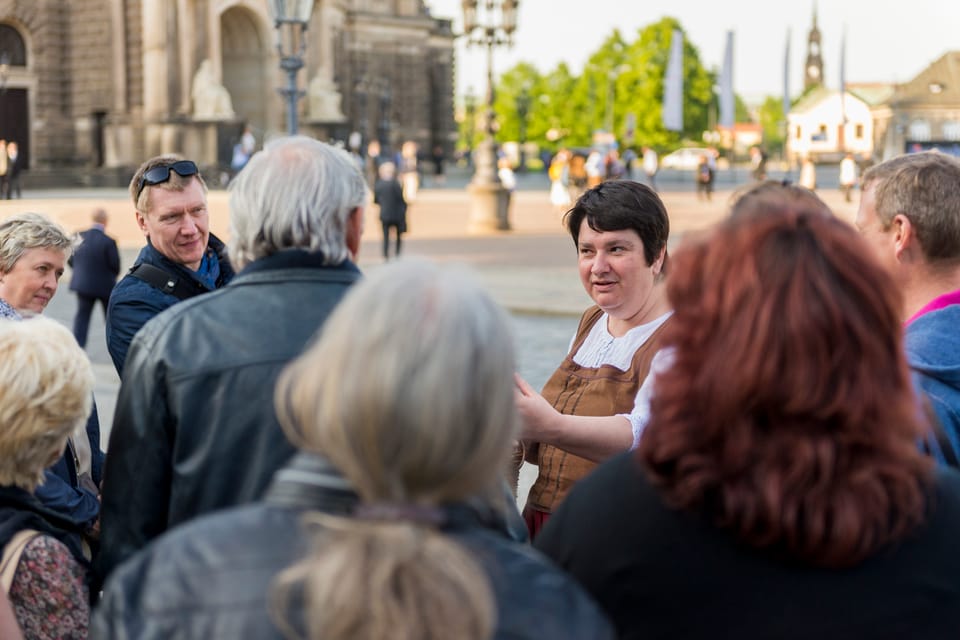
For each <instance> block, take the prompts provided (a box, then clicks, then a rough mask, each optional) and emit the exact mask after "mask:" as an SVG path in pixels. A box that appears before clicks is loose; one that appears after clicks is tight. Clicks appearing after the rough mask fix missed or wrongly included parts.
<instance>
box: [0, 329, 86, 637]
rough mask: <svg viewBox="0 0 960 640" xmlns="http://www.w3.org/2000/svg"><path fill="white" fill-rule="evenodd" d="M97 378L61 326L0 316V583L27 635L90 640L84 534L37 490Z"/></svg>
mask: <svg viewBox="0 0 960 640" xmlns="http://www.w3.org/2000/svg"><path fill="white" fill-rule="evenodd" d="M93 381H94V379H93V370H92V368H91V367H90V361H89V360H88V359H87V356H86V354H85V353H84V352H83V350H82V349H81V348H80V347H79V346H78V345H77V342H76V340H74V338H73V335H72V334H71V333H70V331H69V330H67V329H66V328H65V327H63V326H61V325H60V324H58V323H57V322H54V321H53V320H47V319H45V318H37V319H34V320H31V321H30V322H15V321H13V320H10V319H2V320H0V427H2V428H0V547H2V548H3V560H2V567H0V578H2V582H3V586H4V590H5V591H6V592H7V593H8V595H9V599H10V602H11V604H12V605H13V609H14V613H15V615H16V619H17V622H18V623H19V625H20V627H21V628H22V629H23V631H24V635H25V636H26V637H27V638H51V639H53V638H56V639H58V640H62V639H70V638H86V637H87V625H88V620H89V613H90V610H89V593H88V587H87V563H86V560H85V558H84V555H83V550H82V548H81V543H80V537H81V533H82V531H81V529H80V527H79V526H78V525H77V524H76V523H74V522H72V521H71V520H69V519H68V518H66V517H64V516H63V515H62V514H60V513H58V512H56V511H53V510H51V509H50V508H48V507H46V506H44V505H43V504H41V502H40V501H39V500H37V498H36V497H35V496H34V491H35V490H36V488H37V486H38V485H39V484H40V483H41V482H42V481H43V479H44V469H46V468H47V467H48V466H50V465H51V464H53V463H54V462H56V461H57V460H58V459H59V458H60V457H61V455H62V454H63V451H64V447H65V446H66V443H67V438H68V437H69V436H70V434H71V433H73V431H74V429H76V428H77V426H79V425H83V423H84V422H85V421H86V419H87V416H88V415H89V413H90V404H91V398H92V391H93Z"/></svg>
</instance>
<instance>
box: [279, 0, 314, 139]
mask: <svg viewBox="0 0 960 640" xmlns="http://www.w3.org/2000/svg"><path fill="white" fill-rule="evenodd" d="M270 5H271V9H272V10H273V24H274V27H275V28H276V30H277V54H278V55H279V56H280V68H281V69H283V70H284V71H286V72H287V86H286V87H283V88H280V89H278V90H277V91H278V92H279V93H280V95H282V96H283V97H285V98H286V99H287V133H289V134H290V135H294V134H296V133H297V101H298V100H299V99H300V98H302V97H303V96H304V95H305V93H304V92H303V91H301V90H300V89H299V88H298V87H297V72H298V71H300V69H301V68H303V53H304V51H306V48H307V38H306V31H307V26H308V25H309V24H310V16H311V15H312V14H313V0H272V2H271V3H270ZM284 33H286V36H284Z"/></svg>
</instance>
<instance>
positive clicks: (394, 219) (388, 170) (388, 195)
mask: <svg viewBox="0 0 960 640" xmlns="http://www.w3.org/2000/svg"><path fill="white" fill-rule="evenodd" d="M378 171H379V173H380V179H379V180H377V183H376V184H375V185H374V188H373V203H374V204H376V205H380V224H382V225H383V259H384V260H389V259H390V229H393V231H394V233H396V234H397V244H396V250H395V251H394V254H393V257H395V258H399V257H400V245H401V236H402V235H403V234H404V233H405V232H406V231H407V201H406V200H404V198H403V187H402V186H401V185H400V181H399V180H397V167H396V165H395V164H393V163H392V162H384V163H383V164H381V165H380V168H379V169H378Z"/></svg>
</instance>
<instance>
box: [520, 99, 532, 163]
mask: <svg viewBox="0 0 960 640" xmlns="http://www.w3.org/2000/svg"><path fill="white" fill-rule="evenodd" d="M529 113H530V90H529V89H528V88H527V85H524V86H522V87H520V93H518V94H517V120H518V121H519V126H520V135H519V136H518V137H519V138H520V166H518V167H517V170H518V171H519V172H520V173H526V172H527V115H528V114H529Z"/></svg>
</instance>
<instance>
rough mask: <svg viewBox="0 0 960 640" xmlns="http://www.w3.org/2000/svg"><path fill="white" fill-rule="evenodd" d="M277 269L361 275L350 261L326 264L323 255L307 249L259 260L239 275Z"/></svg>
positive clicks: (278, 253) (294, 250) (279, 252)
mask: <svg viewBox="0 0 960 640" xmlns="http://www.w3.org/2000/svg"><path fill="white" fill-rule="evenodd" d="M275 269H337V270H342V271H351V272H355V273H356V274H357V275H360V269H359V268H358V267H357V265H355V264H354V263H353V262H352V261H350V260H349V259H348V260H344V261H343V262H341V263H340V264H337V265H329V264H324V257H323V254H322V253H320V252H319V251H314V252H311V251H306V250H305V249H284V250H283V251H278V252H277V253H274V254H271V255H269V256H265V257H263V258H258V259H257V260H254V261H253V262H251V263H250V264H248V265H247V266H245V267H244V268H243V269H241V270H240V274H238V275H248V274H251V273H259V272H261V271H271V270H275Z"/></svg>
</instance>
